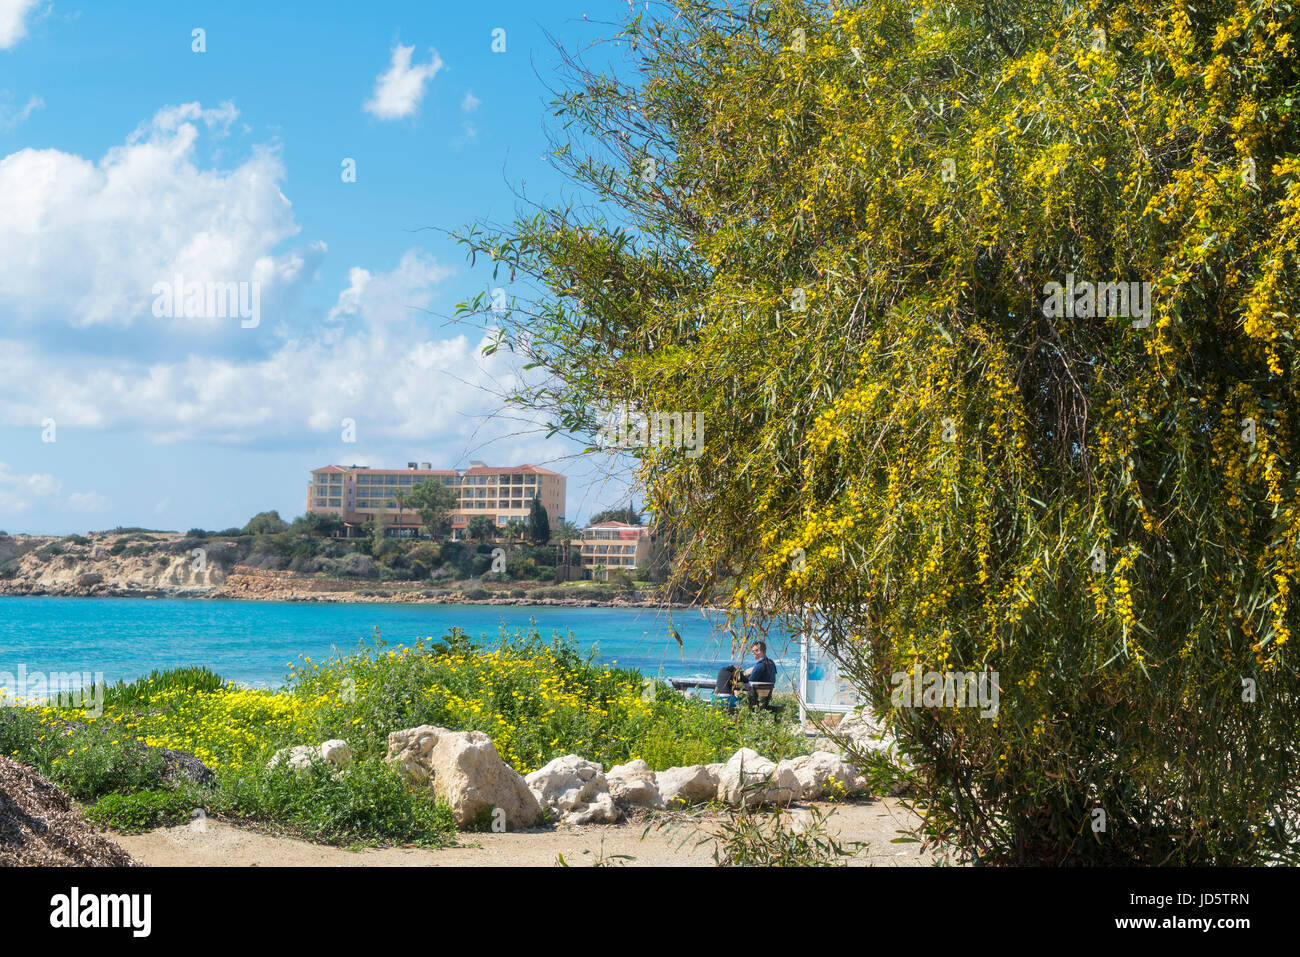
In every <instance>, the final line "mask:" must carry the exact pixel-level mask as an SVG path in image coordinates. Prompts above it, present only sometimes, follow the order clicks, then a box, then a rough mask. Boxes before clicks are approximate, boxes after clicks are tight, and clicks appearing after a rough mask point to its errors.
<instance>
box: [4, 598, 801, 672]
mask: <svg viewBox="0 0 1300 957" xmlns="http://www.w3.org/2000/svg"><path fill="white" fill-rule="evenodd" d="M530 619H532V620H536V623H537V627H538V629H539V630H540V631H541V633H542V635H543V636H544V637H548V638H549V637H550V636H551V634H552V633H554V632H557V631H558V632H559V633H560V634H561V635H566V634H568V633H570V632H571V633H572V637H573V640H574V641H575V642H576V643H577V644H578V646H579V647H581V648H583V649H585V650H592V651H595V652H596V654H597V655H598V657H600V658H602V659H603V660H604V661H606V662H607V663H613V662H615V661H617V662H618V664H619V665H620V666H622V667H634V668H638V669H640V670H641V671H642V672H643V673H645V674H648V675H663V676H665V677H669V676H678V675H694V674H705V675H709V676H712V675H714V674H716V673H717V669H718V668H720V667H721V666H722V665H724V664H726V663H727V662H728V661H730V660H732V659H731V654H730V653H731V643H730V639H729V638H728V636H727V634H726V632H725V630H724V629H723V628H722V627H721V624H720V622H721V618H720V616H714V618H713V620H711V619H710V617H708V616H706V615H705V614H704V613H703V612H700V611H674V612H672V624H673V626H674V627H675V628H676V629H677V631H678V633H679V634H680V635H681V636H682V641H683V644H684V645H685V649H684V650H685V660H683V649H680V648H678V646H677V642H676V641H674V640H673V638H672V637H671V636H670V635H669V632H668V624H669V615H668V612H665V611H659V610H654V609H641V608H550V607H544V608H534V607H518V606H493V605H388V604H362V603H357V604H334V603H330V604H325V603H319V604H318V603H314V602H255V601H206V600H198V601H196V600H174V599H136V598H0V683H4V682H5V681H6V675H8V676H15V675H17V674H18V672H19V666H23V667H24V668H25V670H26V672H27V674H29V675H30V674H32V673H33V672H38V671H39V672H44V673H46V674H49V673H52V672H73V671H75V672H91V673H95V672H102V673H103V675H104V680H105V681H106V682H109V683H112V682H114V681H117V680H119V679H125V680H130V679H133V678H137V677H140V676H141V675H144V674H148V673H149V672H150V671H152V670H153V669H155V668H170V667H176V666H179V665H206V666H207V667H209V668H211V669H213V670H214V671H216V672H218V673H219V674H221V675H222V676H223V677H225V678H228V679H231V680H234V681H238V682H242V683H245V684H250V685H257V686H264V685H271V686H276V685H279V684H281V683H283V681H284V677H285V673H286V671H287V669H288V665H289V663H290V662H293V661H295V660H296V659H297V658H298V656H299V655H307V656H308V657H310V658H312V659H314V660H317V661H319V660H321V659H324V658H327V657H329V656H330V655H331V654H334V653H335V652H336V651H339V652H346V651H349V650H350V649H353V648H355V647H356V646H357V645H358V643H359V642H361V641H366V642H370V641H371V639H372V637H373V634H374V630H375V629H376V628H378V629H379V632H380V634H381V636H382V637H383V639H384V640H385V641H387V642H388V643H389V644H390V645H397V644H409V643H410V642H412V641H414V640H415V639H417V638H427V637H435V638H437V637H441V636H442V635H444V634H446V633H447V631H448V630H449V629H450V628H451V627H452V626H458V627H460V628H463V629H465V631H467V632H468V633H469V634H471V635H473V636H474V637H476V638H477V637H479V636H480V635H484V634H486V635H487V636H488V639H489V641H491V640H492V639H495V638H496V637H497V636H498V635H499V634H500V629H501V625H502V623H504V624H505V626H506V627H507V628H509V629H511V630H513V629H515V628H526V627H528V626H529V622H530ZM715 623H716V624H717V627H715ZM787 644H788V647H785V646H786V645H787ZM768 655H769V656H770V657H771V658H772V659H773V660H774V661H776V663H777V666H778V668H779V674H778V681H779V684H780V685H782V686H789V685H790V684H791V683H792V682H793V680H794V677H795V676H796V675H797V672H798V664H799V648H798V645H797V643H795V642H793V641H789V642H787V640H785V639H776V638H775V636H773V637H772V638H769V642H768ZM751 663H752V661H750V660H749V659H746V661H745V664H746V666H748V665H749V664H751Z"/></svg>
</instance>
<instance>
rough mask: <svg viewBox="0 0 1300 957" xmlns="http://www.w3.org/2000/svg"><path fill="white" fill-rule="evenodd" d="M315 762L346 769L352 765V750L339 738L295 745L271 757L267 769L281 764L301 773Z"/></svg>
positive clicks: (282, 749)
mask: <svg viewBox="0 0 1300 957" xmlns="http://www.w3.org/2000/svg"><path fill="white" fill-rule="evenodd" d="M316 761H324V762H325V763H326V764H328V765H330V766H331V767H334V768H346V767H347V766H348V765H349V764H351V763H352V750H351V749H350V748H349V747H348V743H347V742H346V741H343V740H340V739H339V738H334V739H332V740H330V741H326V742H325V743H324V744H295V745H294V746H293V747H291V748H281V749H280V750H279V751H277V752H275V754H273V755H271V760H270V762H269V763H268V764H267V767H268V768H274V767H278V766H279V765H280V763H281V762H283V763H284V764H287V765H288V766H289V767H290V768H292V769H293V770H295V771H303V770H305V769H306V768H308V767H309V766H310V765H311V764H312V763H314V762H316Z"/></svg>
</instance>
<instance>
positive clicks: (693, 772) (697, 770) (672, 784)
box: [655, 764, 723, 807]
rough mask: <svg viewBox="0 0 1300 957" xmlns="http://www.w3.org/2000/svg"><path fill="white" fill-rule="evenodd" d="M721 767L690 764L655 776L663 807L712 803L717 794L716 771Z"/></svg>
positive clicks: (718, 765) (717, 765)
mask: <svg viewBox="0 0 1300 957" xmlns="http://www.w3.org/2000/svg"><path fill="white" fill-rule="evenodd" d="M722 767H723V765H721V764H715V765H707V764H692V765H690V766H689V767H684V768H669V769H668V770H667V771H660V772H659V773H658V774H656V775H655V783H656V784H658V786H659V796H660V798H661V799H662V800H663V803H664V806H665V807H673V806H674V805H681V804H697V803H699V802H701V801H712V800H713V798H714V796H715V795H716V794H717V793H718V771H717V769H719V768H722Z"/></svg>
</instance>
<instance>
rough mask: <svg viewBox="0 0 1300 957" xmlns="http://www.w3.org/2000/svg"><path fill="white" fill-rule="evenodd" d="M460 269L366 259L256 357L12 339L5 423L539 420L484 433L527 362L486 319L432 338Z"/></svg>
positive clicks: (417, 431)
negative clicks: (489, 349)
mask: <svg viewBox="0 0 1300 957" xmlns="http://www.w3.org/2000/svg"><path fill="white" fill-rule="evenodd" d="M450 274H451V270H450V269H449V268H447V267H446V266H444V265H442V264H440V263H439V262H437V261H436V260H435V259H434V258H433V257H431V256H430V255H428V254H427V253H424V252H421V251H418V250H410V251H408V252H407V253H406V254H405V255H403V256H402V257H401V260H400V261H399V262H398V264H397V265H396V267H395V268H394V269H393V270H392V271H390V272H378V273H376V272H371V271H370V270H366V269H361V268H355V269H353V270H352V271H351V273H350V275H349V282H348V285H347V287H346V288H344V289H342V290H341V291H340V292H339V295H338V297H337V300H336V302H335V304H334V306H333V307H332V308H331V309H330V310H329V312H328V314H327V316H326V318H325V321H323V322H321V323H318V324H316V325H313V326H310V327H308V331H307V332H305V333H301V334H299V335H297V336H295V337H293V338H288V339H286V340H285V341H283V342H282V344H281V345H280V346H279V347H278V348H277V349H275V351H274V352H272V353H270V354H268V355H265V356H260V357H256V358H251V359H238V358H229V357H222V356H215V355H211V354H197V353H191V354H189V355H187V356H185V357H184V358H183V359H178V360H175V361H167V362H153V363H146V362H138V363H131V362H129V361H125V360H122V361H115V362H113V363H111V364H110V363H106V362H104V361H103V360H102V358H100V357H96V356H88V357H83V358H75V359H70V358H68V357H66V356H60V357H59V358H57V359H55V358H53V357H52V356H49V355H46V354H44V353H42V352H40V351H38V349H37V348H36V347H35V346H33V345H32V344H30V343H26V342H23V341H20V340H10V341H3V340H0V424H4V425H25V424H28V423H30V422H34V421H35V422H39V421H41V420H42V419H43V418H46V417H51V418H54V419H55V420H57V421H58V423H59V426H60V427H61V428H66V427H73V428H86V429H115V430H129V431H132V432H134V433H137V434H140V435H142V436H145V437H147V438H151V439H152V440H153V441H154V442H159V443H170V442H181V441H190V440H201V441H216V442H229V443H241V444H253V443H259V442H261V443H267V442H273V443H275V444H276V445H277V446H279V447H285V446H293V445H301V446H304V447H306V446H311V447H319V446H320V445H321V442H322V440H324V441H325V442H327V443H333V442H338V441H339V440H340V431H341V424H342V421H343V420H344V419H345V418H347V419H353V420H355V421H356V423H357V438H358V441H359V442H360V443H365V444H374V443H379V442H385V441H400V442H403V443H408V442H420V443H428V442H434V441H436V442H437V443H439V444H444V443H447V442H451V443H459V444H460V445H461V447H466V448H468V447H470V446H471V445H472V444H473V443H474V442H476V441H481V440H486V439H487V438H489V437H491V436H500V435H503V434H505V435H509V434H513V433H518V432H520V431H523V430H526V429H528V428H530V426H528V425H521V424H520V423H518V422H517V421H507V422H504V423H503V424H501V425H500V427H494V428H493V429H489V430H487V432H486V433H484V434H482V435H480V434H478V433H479V430H480V429H481V428H482V427H483V425H484V422H485V420H486V419H487V418H488V417H489V416H491V415H493V414H494V413H496V412H497V411H499V410H500V409H501V408H502V406H503V401H502V393H503V392H504V391H506V390H509V389H511V388H513V387H515V385H516V384H517V383H518V379H517V378H516V371H517V370H516V369H515V368H514V359H513V357H512V356H510V355H509V354H507V353H504V352H503V353H498V354H496V355H493V356H487V357H485V356H483V355H482V354H481V353H482V348H483V346H484V344H485V342H486V339H485V337H484V335H483V333H482V332H481V331H474V332H467V333H464V334H460V335H453V336H451V337H450V338H433V336H434V335H437V334H439V331H440V325H441V323H440V321H439V320H437V319H433V318H431V316H430V312H429V310H430V307H431V306H432V305H433V303H434V301H435V294H436V291H437V289H436V287H437V285H438V284H439V283H440V282H442V281H443V280H444V279H446V278H447V277H448V276H449V275H450ZM516 441H517V440H516ZM539 447H540V442H539V443H537V446H536V447H534V450H533V454H534V458H536V456H537V452H538V449H539ZM493 448H497V446H493ZM501 448H502V449H504V446H502V447H501ZM512 448H517V447H514V446H512ZM358 454H359V453H358Z"/></svg>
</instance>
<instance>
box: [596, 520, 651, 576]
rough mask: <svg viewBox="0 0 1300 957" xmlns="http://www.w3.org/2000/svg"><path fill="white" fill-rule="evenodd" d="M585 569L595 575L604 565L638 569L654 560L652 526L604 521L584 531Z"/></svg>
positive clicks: (606, 568)
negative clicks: (651, 553)
mask: <svg viewBox="0 0 1300 957" xmlns="http://www.w3.org/2000/svg"><path fill="white" fill-rule="evenodd" d="M581 554H582V569H583V571H584V572H585V573H587V574H594V572H595V570H596V569H597V568H598V567H600V566H601V565H604V566H605V570H606V572H608V571H610V570H612V569H616V568H619V569H622V570H624V571H627V572H631V571H635V570H636V569H637V568H638V567H639V566H641V565H645V564H648V563H649V561H650V529H649V528H647V527H646V526H645V525H629V524H627V522H601V523H600V524H599V525H588V526H587V527H586V528H584V529H583V530H582V552H581Z"/></svg>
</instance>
